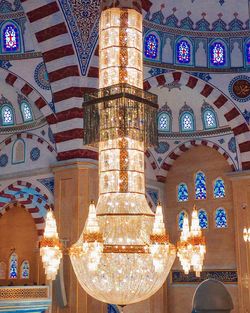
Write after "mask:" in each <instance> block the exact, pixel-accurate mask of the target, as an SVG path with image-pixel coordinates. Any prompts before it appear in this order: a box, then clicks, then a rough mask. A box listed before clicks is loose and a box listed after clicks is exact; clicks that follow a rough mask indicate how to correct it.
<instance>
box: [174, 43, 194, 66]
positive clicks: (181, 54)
mask: <svg viewBox="0 0 250 313" xmlns="http://www.w3.org/2000/svg"><path fill="white" fill-rule="evenodd" d="M190 59H191V51H190V44H189V43H188V42H187V41H186V40H181V41H179V42H178V43H177V61H178V62H179V63H189V62H190Z"/></svg>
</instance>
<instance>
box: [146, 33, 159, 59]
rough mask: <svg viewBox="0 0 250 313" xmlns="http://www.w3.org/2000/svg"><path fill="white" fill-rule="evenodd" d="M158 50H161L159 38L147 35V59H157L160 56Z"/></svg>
mask: <svg viewBox="0 0 250 313" xmlns="http://www.w3.org/2000/svg"><path fill="white" fill-rule="evenodd" d="M158 49H159V41H158V38H157V37H156V36H155V35H153V34H149V35H147V36H146V38H145V43H144V55H145V57H147V58H150V59H156V58H157V56H158Z"/></svg>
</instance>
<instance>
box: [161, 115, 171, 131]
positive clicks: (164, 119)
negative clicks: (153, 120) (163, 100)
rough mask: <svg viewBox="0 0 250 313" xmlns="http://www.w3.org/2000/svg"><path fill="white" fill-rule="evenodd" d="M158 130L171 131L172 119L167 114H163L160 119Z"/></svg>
mask: <svg viewBox="0 0 250 313" xmlns="http://www.w3.org/2000/svg"><path fill="white" fill-rule="evenodd" d="M158 130H159V131H170V117H169V115H168V114H167V113H164V112H163V113H161V114H160V115H159V117H158Z"/></svg>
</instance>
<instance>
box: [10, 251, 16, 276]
mask: <svg viewBox="0 0 250 313" xmlns="http://www.w3.org/2000/svg"><path fill="white" fill-rule="evenodd" d="M17 272H18V257H17V254H16V253H15V252H13V253H12V254H11V256H10V259H9V278H10V279H16V278H17Z"/></svg>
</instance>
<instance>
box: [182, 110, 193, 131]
mask: <svg viewBox="0 0 250 313" xmlns="http://www.w3.org/2000/svg"><path fill="white" fill-rule="evenodd" d="M193 130H194V120H193V116H192V114H190V113H189V112H184V113H183V114H182V115H181V131H183V132H186V131H193Z"/></svg>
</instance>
